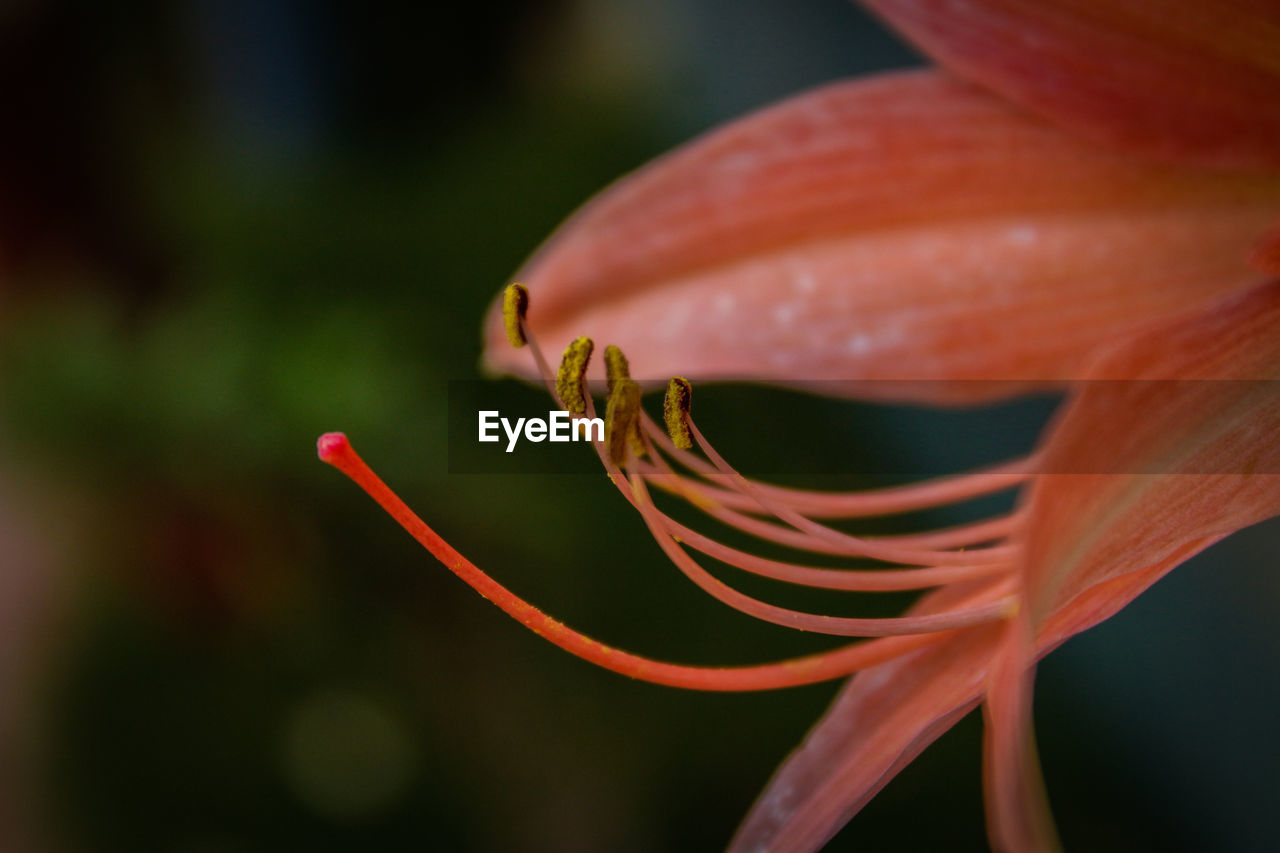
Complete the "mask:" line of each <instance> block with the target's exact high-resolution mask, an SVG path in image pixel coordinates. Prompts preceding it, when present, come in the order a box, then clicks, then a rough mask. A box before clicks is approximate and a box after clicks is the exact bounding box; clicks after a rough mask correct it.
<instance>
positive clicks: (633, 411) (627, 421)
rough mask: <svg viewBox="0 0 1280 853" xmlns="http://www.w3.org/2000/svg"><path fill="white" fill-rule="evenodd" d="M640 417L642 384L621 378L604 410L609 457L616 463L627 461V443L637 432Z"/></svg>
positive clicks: (605, 435)
mask: <svg viewBox="0 0 1280 853" xmlns="http://www.w3.org/2000/svg"><path fill="white" fill-rule="evenodd" d="M639 417H640V386H639V385H637V384H636V383H635V382H632V381H631V380H630V379H619V380H618V381H617V382H616V383H614V386H613V392H612V393H611V394H609V404H608V405H607V406H606V407H605V410H604V437H605V441H607V442H609V458H610V459H612V460H613V464H614V465H621V464H622V463H623V462H625V461H627V445H628V444H629V443H630V442H631V438H632V436H633V434H635V427H636V424H637V423H638V422H639ZM637 437H638V436H637Z"/></svg>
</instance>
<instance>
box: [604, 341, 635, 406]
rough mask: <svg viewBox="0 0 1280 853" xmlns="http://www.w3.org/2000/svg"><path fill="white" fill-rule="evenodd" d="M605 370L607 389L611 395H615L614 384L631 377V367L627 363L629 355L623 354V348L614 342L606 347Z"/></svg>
mask: <svg viewBox="0 0 1280 853" xmlns="http://www.w3.org/2000/svg"><path fill="white" fill-rule="evenodd" d="M604 372H605V391H606V392H607V393H608V394H609V396H613V386H614V385H616V384H617V382H618V380H619V379H630V378H631V368H630V365H628V364H627V357H626V356H625V355H623V354H622V350H620V349H618V348H617V347H616V346H614V345H613V344H609V345H608V346H607V347H605V348H604Z"/></svg>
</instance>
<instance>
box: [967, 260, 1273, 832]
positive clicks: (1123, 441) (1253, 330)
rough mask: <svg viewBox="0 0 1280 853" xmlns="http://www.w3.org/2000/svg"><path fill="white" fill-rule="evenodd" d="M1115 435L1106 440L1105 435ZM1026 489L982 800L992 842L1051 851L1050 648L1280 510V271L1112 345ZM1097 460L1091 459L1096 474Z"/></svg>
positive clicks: (990, 706)
mask: <svg viewBox="0 0 1280 853" xmlns="http://www.w3.org/2000/svg"><path fill="white" fill-rule="evenodd" d="M1103 436H1105V440H1099V439H1100V438H1101V437H1103ZM1045 456H1046V463H1045V464H1046V467H1047V468H1048V469H1049V470H1053V471H1065V472H1070V471H1073V470H1076V471H1080V472H1087V473H1053V474H1044V475H1041V476H1040V477H1039V478H1037V480H1036V482H1035V484H1034V485H1033V487H1032V491H1031V495H1030V509H1031V516H1030V523H1029V527H1028V530H1029V532H1028V534H1027V539H1028V541H1027V543H1026V545H1027V553H1026V557H1025V560H1024V563H1023V566H1022V569H1023V589H1024V600H1025V603H1026V606H1024V608H1023V609H1022V612H1021V613H1020V615H1019V618H1018V619H1017V620H1016V621H1015V623H1014V624H1013V625H1012V626H1011V628H1010V631H1009V633H1008V636H1007V637H1006V640H1005V642H1004V643H1003V644H1002V647H1001V650H1000V652H999V654H998V655H997V659H996V663H995V664H994V666H993V673H992V676H991V678H990V682H989V684H988V691H989V692H988V696H987V703H986V711H987V722H988V727H987V736H986V750H985V751H986V758H987V766H986V784H987V792H988V796H987V810H988V823H989V827H990V832H991V837H992V841H993V844H995V846H996V847H997V849H1010V850H1018V849H1028V850H1030V849H1035V850H1041V849H1051V847H1052V846H1053V845H1054V843H1055V841H1054V835H1053V830H1052V822H1051V818H1050V817H1049V814H1048V809H1047V805H1046V803H1045V799H1044V796H1043V788H1042V783H1041V780H1040V769H1039V763H1038V761H1037V759H1036V755H1035V744H1034V738H1033V735H1032V731H1031V681H1032V677H1033V671H1034V659H1035V657H1036V654H1035V652H1033V645H1036V644H1035V643H1033V641H1032V636H1033V633H1034V632H1035V631H1036V628H1037V627H1038V628H1039V637H1038V645H1039V650H1038V651H1039V654H1041V655H1042V654H1045V653H1047V651H1048V650H1049V649H1050V648H1052V647H1053V646H1055V645H1057V643H1059V642H1061V640H1062V639H1064V638H1065V637H1067V636H1070V634H1072V633H1075V632H1076V631H1079V630H1083V629H1084V628H1086V627H1089V626H1090V625H1093V624H1096V623H1097V622H1099V621H1101V620H1102V619H1104V618H1106V617H1107V616H1109V615H1110V614H1111V613H1114V612H1115V611H1116V610H1118V609H1119V608H1120V607H1121V606H1123V605H1124V604H1125V603H1127V602H1128V601H1129V600H1130V599H1131V598H1132V597H1133V595H1134V594H1136V591H1139V590H1141V589H1144V588H1145V587H1146V586H1148V585H1150V584H1151V583H1154V582H1155V581H1156V580H1157V579H1159V578H1160V577H1161V576H1163V575H1164V574H1165V573H1167V572H1168V571H1169V570H1171V569H1172V568H1173V567H1175V566H1177V565H1178V564H1179V563H1181V562H1183V561H1184V560H1186V559H1187V558H1189V557H1190V556H1192V555H1193V554H1195V553H1196V552H1198V551H1200V550H1201V549H1203V548H1205V547H1207V546H1208V545H1210V544H1212V543H1213V542H1215V541H1217V540H1218V539H1220V538H1222V537H1223V536H1225V535H1227V534H1228V533H1230V532H1232V531H1234V530H1237V529H1239V528H1241V527H1244V526H1246V525H1249V524H1252V523H1254V522H1257V521H1260V520H1262V519H1264V518H1268V517H1270V516H1273V515H1276V514H1280V283H1275V284H1271V285H1268V286H1265V287H1262V288H1259V289H1258V290H1257V291H1255V292H1252V293H1249V294H1245V295H1243V296H1239V297H1236V298H1234V299H1232V300H1230V301H1229V302H1226V303H1223V304H1221V305H1218V306H1215V308H1214V309H1212V310H1210V311H1208V312H1205V313H1202V314H1199V315H1195V316H1190V317H1187V318H1184V319H1183V320H1181V321H1179V322H1176V323H1172V324H1170V325H1169V326H1167V327H1165V328H1162V329H1159V330H1153V331H1152V332H1151V333H1149V334H1146V335H1143V336H1141V337H1139V338H1137V339H1135V340H1133V341H1130V342H1128V343H1127V344H1125V345H1124V346H1122V347H1120V348H1118V349H1117V350H1116V351H1114V352H1112V353H1110V354H1108V355H1107V356H1105V357H1103V358H1102V359H1101V360H1100V361H1099V363H1098V364H1097V365H1095V367H1094V370H1093V372H1092V378H1091V380H1090V381H1088V382H1086V383H1083V384H1082V386H1081V387H1080V389H1078V391H1077V393H1076V395H1075V397H1074V399H1073V400H1072V402H1071V404H1070V406H1069V407H1068V409H1067V411H1066V413H1065V416H1064V417H1062V418H1061V420H1060V422H1059V423H1058V424H1057V425H1056V427H1055V428H1054V429H1053V430H1052V431H1051V433H1050V438H1049V441H1048V445H1047V448H1046V451H1045ZM1095 472H1096V473H1095Z"/></svg>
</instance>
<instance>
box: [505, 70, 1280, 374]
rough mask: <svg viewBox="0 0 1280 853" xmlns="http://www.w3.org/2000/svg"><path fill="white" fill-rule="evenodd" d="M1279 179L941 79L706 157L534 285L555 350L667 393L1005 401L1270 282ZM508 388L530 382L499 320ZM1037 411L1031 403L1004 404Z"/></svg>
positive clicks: (771, 125) (847, 87)
mask: <svg viewBox="0 0 1280 853" xmlns="http://www.w3.org/2000/svg"><path fill="white" fill-rule="evenodd" d="M1277 217H1280V176H1277V175H1270V176H1267V175H1262V174H1231V175H1225V174H1218V173H1207V172H1199V171H1193V170H1185V169H1175V168H1172V167H1164V166H1154V165H1150V164H1147V163H1139V162H1136V161H1134V160H1132V159H1129V158H1127V157H1124V156H1118V155H1115V154H1112V153H1109V152H1105V151H1101V150H1098V149H1096V148H1093V147H1090V146H1085V145H1082V144H1080V143H1077V142H1075V141H1074V140H1072V139H1071V138H1069V137H1067V136H1065V135H1063V134H1062V133H1060V132H1058V131H1057V130H1055V129H1054V128H1052V127H1051V126H1049V125H1047V124H1045V123H1043V122H1041V121H1040V120H1038V119H1035V118H1031V117H1029V116H1027V115H1025V114H1023V113H1021V112H1019V111H1017V110H1016V109H1013V108H1011V107H1009V106H1008V105H1006V104H1005V103H1004V102H1002V101H1000V100H998V99H996V98H994V97H992V96H990V95H988V94H986V93H984V92H981V91H979V90H977V89H974V88H972V87H970V86H968V85H967V84H964V83H961V82H958V81H956V80H954V79H952V78H949V77H947V76H945V75H943V74H941V73H938V72H913V73H907V74H895V75H887V76H884V77H880V78H874V79H869V80H863V81H856V82H850V83H841V84H836V85H833V86H829V87H826V88H823V89H819V90H817V91H815V92H811V93H809V94H807V95H802V96H799V97H796V98H793V99H791V100H789V101H786V102H784V103H783V104H781V105H779V106H777V107H775V108H773V109H770V110H766V111H764V112H761V113H758V114H756V115H754V116H751V117H748V118H746V119H744V120H741V121H738V122H736V123H734V124H731V125H729V126H728V127H726V128H724V129H722V130H720V131H718V132H715V133H712V134H710V135H709V136H707V137H705V138H703V139H701V140H698V141H696V142H694V143H692V144H691V145H689V146H687V147H686V148H684V149H682V150H680V151H677V152H675V153H674V154H672V155H670V156H668V157H666V158H664V159H662V160H659V161H658V162H656V163H654V164H652V165H650V166H649V167H647V168H645V169H643V170H641V171H640V172H639V173H637V174H636V175H634V176H632V177H629V178H626V179H624V180H623V181H621V182H620V183H618V184H617V185H616V186H614V187H613V188H611V189H609V190H607V191H606V192H604V193H603V194H602V195H601V196H600V197H598V198H597V199H595V200H594V201H592V202H591V203H590V204H589V205H587V206H586V208H584V209H583V210H582V211H581V212H580V213H578V214H577V215H576V216H575V217H573V218H572V219H571V220H570V221H569V222H568V223H567V224H566V225H564V226H563V227H562V228H561V230H560V231H558V232H557V233H556V235H555V236H554V237H553V238H552V239H551V240H550V241H549V242H548V244H547V245H546V246H544V247H543V248H542V249H541V250H540V251H539V252H538V254H537V255H535V257H534V258H533V259H532V260H531V261H530V262H529V264H528V265H527V267H526V268H525V269H524V270H523V271H522V272H521V273H520V280H521V281H522V282H523V283H524V284H526V285H527V286H528V288H529V291H530V297H531V303H530V309H529V323H530V326H531V328H532V330H533V331H534V333H535V334H536V335H537V336H538V337H539V338H540V340H541V342H542V343H543V344H544V345H546V346H547V347H548V348H549V349H553V350H554V349H557V348H559V347H562V346H563V345H564V344H566V343H567V342H568V341H569V340H570V339H572V338H573V337H576V336H577V335H581V334H586V335H590V336H592V337H594V338H596V339H597V340H599V341H600V342H601V343H613V344H617V345H618V346H620V347H622V349H623V350H624V351H626V353H627V355H628V357H629V358H630V359H631V364H632V371H633V373H634V375H636V376H639V377H642V378H646V379H659V378H662V377H665V376H668V375H673V374H680V375H685V376H689V377H690V378H695V379H708V378H718V379H729V378H747V379H754V380H765V381H779V382H783V381H787V380H796V379H842V380H850V379H854V380H860V379H867V380H907V381H908V383H911V382H915V384H906V385H903V386H901V387H888V388H886V387H885V386H883V385H876V386H874V387H862V388H857V387H854V388H852V389H851V391H852V392H854V393H859V394H865V395H869V396H875V395H877V394H878V395H881V396H897V397H906V398H914V399H921V400H938V399H946V398H948V397H949V398H951V399H955V398H957V397H959V398H963V397H965V396H966V395H967V396H970V397H982V396H990V395H991V394H992V389H990V388H983V387H981V386H978V385H966V386H964V387H963V388H961V387H960V386H957V385H949V386H946V387H926V386H924V385H923V384H921V383H919V382H918V381H919V380H954V379H964V380H974V379H987V380H1024V381H1027V382H1044V381H1053V380H1061V379H1065V378H1073V377H1077V376H1079V375H1080V370H1081V365H1082V359H1083V358H1084V357H1085V356H1086V355H1087V354H1088V353H1089V352H1091V351H1092V349H1093V348H1095V347H1097V346H1098V345H1100V344H1102V343H1105V342H1107V341H1109V340H1111V339H1113V338H1115V337H1117V336H1121V335H1125V334H1129V333H1131V332H1132V331H1133V329H1134V328H1135V326H1136V325H1138V324H1141V323H1145V322H1149V321H1152V320H1157V319H1159V318H1161V317H1166V316H1170V315H1173V314H1176V313H1179V312H1181V311H1184V310H1186V309H1187V308H1189V307H1191V306H1194V305H1197V304H1201V303H1204V302H1206V301H1208V300H1212V299H1213V298H1215V297H1217V296H1219V295H1221V294H1223V293H1225V292H1230V291H1232V290H1237V289H1242V288H1247V287H1249V286H1252V285H1254V284H1256V283H1258V282H1260V281H1261V280H1262V276H1263V274H1262V273H1261V272H1259V271H1258V270H1256V269H1254V268H1252V267H1250V266H1249V264H1248V262H1247V257H1248V254H1249V251H1250V249H1251V247H1252V246H1253V245H1254V244H1255V243H1256V242H1257V240H1258V238H1259V236H1260V235H1261V234H1262V233H1263V231H1265V229H1266V227H1267V226H1268V225H1269V224H1270V223H1272V222H1274V221H1275V220H1276V218H1277ZM486 342H487V352H486V358H487V361H488V363H489V365H490V366H491V367H493V368H496V369H500V370H509V371H514V372H518V373H523V374H525V375H532V373H533V371H532V367H531V364H530V363H529V360H528V356H527V354H526V353H524V352H523V351H514V350H512V349H511V348H510V347H509V346H508V344H507V343H506V340H505V336H504V333H503V330H502V323H501V317H500V315H499V313H497V312H495V313H494V314H492V315H491V316H490V317H489V322H488V326H487V329H486ZM1011 390H1015V389H1014V387H1013V385H1012V383H1007V382H1006V383H1005V384H1004V385H1002V386H1000V391H1002V392H1009V391H1011Z"/></svg>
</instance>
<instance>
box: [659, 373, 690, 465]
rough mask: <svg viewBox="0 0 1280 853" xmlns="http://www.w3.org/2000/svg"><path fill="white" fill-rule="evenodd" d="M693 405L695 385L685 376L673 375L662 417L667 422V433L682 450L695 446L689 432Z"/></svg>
mask: <svg viewBox="0 0 1280 853" xmlns="http://www.w3.org/2000/svg"><path fill="white" fill-rule="evenodd" d="M692 405H693V386H692V385H690V384H689V380H688V379H685V378H684V377H683V376H675V377H672V379H671V381H670V382H668V383H667V396H666V397H665V398H664V399H663V401H662V417H663V419H664V420H665V421H666V423H667V434H668V435H670V436H671V441H672V442H673V443H674V444H675V446H676V447H678V448H680V449H681V450H688V449H690V448H691V447H693V438H692V436H691V435H690V433H689V410H690V408H691V407H692Z"/></svg>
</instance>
